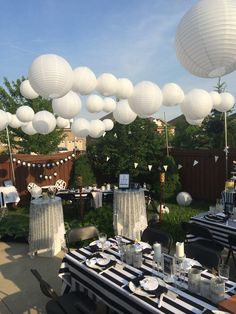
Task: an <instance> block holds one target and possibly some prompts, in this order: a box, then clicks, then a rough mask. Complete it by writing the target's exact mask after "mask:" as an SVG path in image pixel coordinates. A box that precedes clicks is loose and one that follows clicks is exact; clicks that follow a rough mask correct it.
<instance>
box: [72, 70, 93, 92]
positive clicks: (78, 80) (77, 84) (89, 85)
mask: <svg viewBox="0 0 236 314" xmlns="http://www.w3.org/2000/svg"><path fill="white" fill-rule="evenodd" d="M96 85H97V79H96V76H95V74H94V73H93V71H91V70H90V69H89V68H87V67H78V68H76V69H74V82H73V86H72V90H73V91H74V92H78V93H80V94H81V95H88V94H90V93H91V92H93V91H94V89H95V88H96Z"/></svg>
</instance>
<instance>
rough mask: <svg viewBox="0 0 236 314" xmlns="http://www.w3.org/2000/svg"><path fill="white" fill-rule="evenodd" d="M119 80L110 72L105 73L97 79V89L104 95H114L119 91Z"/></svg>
mask: <svg viewBox="0 0 236 314" xmlns="http://www.w3.org/2000/svg"><path fill="white" fill-rule="evenodd" d="M117 85H118V80H117V78H116V77H115V76H114V75H113V74H110V73H103V74H102V75H100V76H99V77H98V79H97V87H96V89H97V91H98V92H99V93H100V94H101V95H103V96H114V95H115V94H116V91H117Z"/></svg>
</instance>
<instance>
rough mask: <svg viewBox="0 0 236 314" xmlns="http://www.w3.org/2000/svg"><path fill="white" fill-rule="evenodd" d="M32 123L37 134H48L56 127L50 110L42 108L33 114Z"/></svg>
mask: <svg viewBox="0 0 236 314" xmlns="http://www.w3.org/2000/svg"><path fill="white" fill-rule="evenodd" d="M32 125H33V127H34V129H35V130H36V131H37V132H38V133H39V134H49V133H51V132H52V131H53V130H54V129H55V127H56V119H55V117H54V115H53V114H52V113H51V112H49V111H46V110H42V111H39V112H37V113H36V114H35V115H34V119H33V121H32Z"/></svg>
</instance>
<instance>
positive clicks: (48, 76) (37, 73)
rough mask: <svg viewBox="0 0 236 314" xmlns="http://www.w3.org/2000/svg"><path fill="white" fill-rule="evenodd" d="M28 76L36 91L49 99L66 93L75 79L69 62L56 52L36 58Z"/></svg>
mask: <svg viewBox="0 0 236 314" xmlns="http://www.w3.org/2000/svg"><path fill="white" fill-rule="evenodd" d="M28 77H29V82H30V85H31V86H32V88H33V89H34V90H35V92H36V93H38V94H39V95H40V96H42V97H44V98H47V99H48V98H59V97H63V96H64V95H66V94H67V93H68V92H69V91H70V90H71V88H72V84H73V79H74V76H73V71H72V68H71V66H70V65H69V63H68V62H67V61H66V60H65V59H63V58H62V57H60V56H58V55H55V54H45V55H41V56H39V57H38V58H36V59H35V60H34V61H33V63H32V64H31V66H30V68H29V74H28Z"/></svg>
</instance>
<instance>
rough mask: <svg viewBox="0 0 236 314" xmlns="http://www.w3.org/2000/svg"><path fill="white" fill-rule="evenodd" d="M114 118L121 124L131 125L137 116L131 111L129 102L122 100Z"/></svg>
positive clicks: (114, 113) (118, 104)
mask: <svg viewBox="0 0 236 314" xmlns="http://www.w3.org/2000/svg"><path fill="white" fill-rule="evenodd" d="M113 117H114V119H115V120H116V121H117V122H119V123H120V124H130V123H132V122H133V121H134V120H135V119H136V117H137V114H136V113H135V112H133V110H131V108H130V106H129V103H128V101H127V100H120V101H119V102H118V103H117V106H116V110H115V111H114V112H113Z"/></svg>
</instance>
